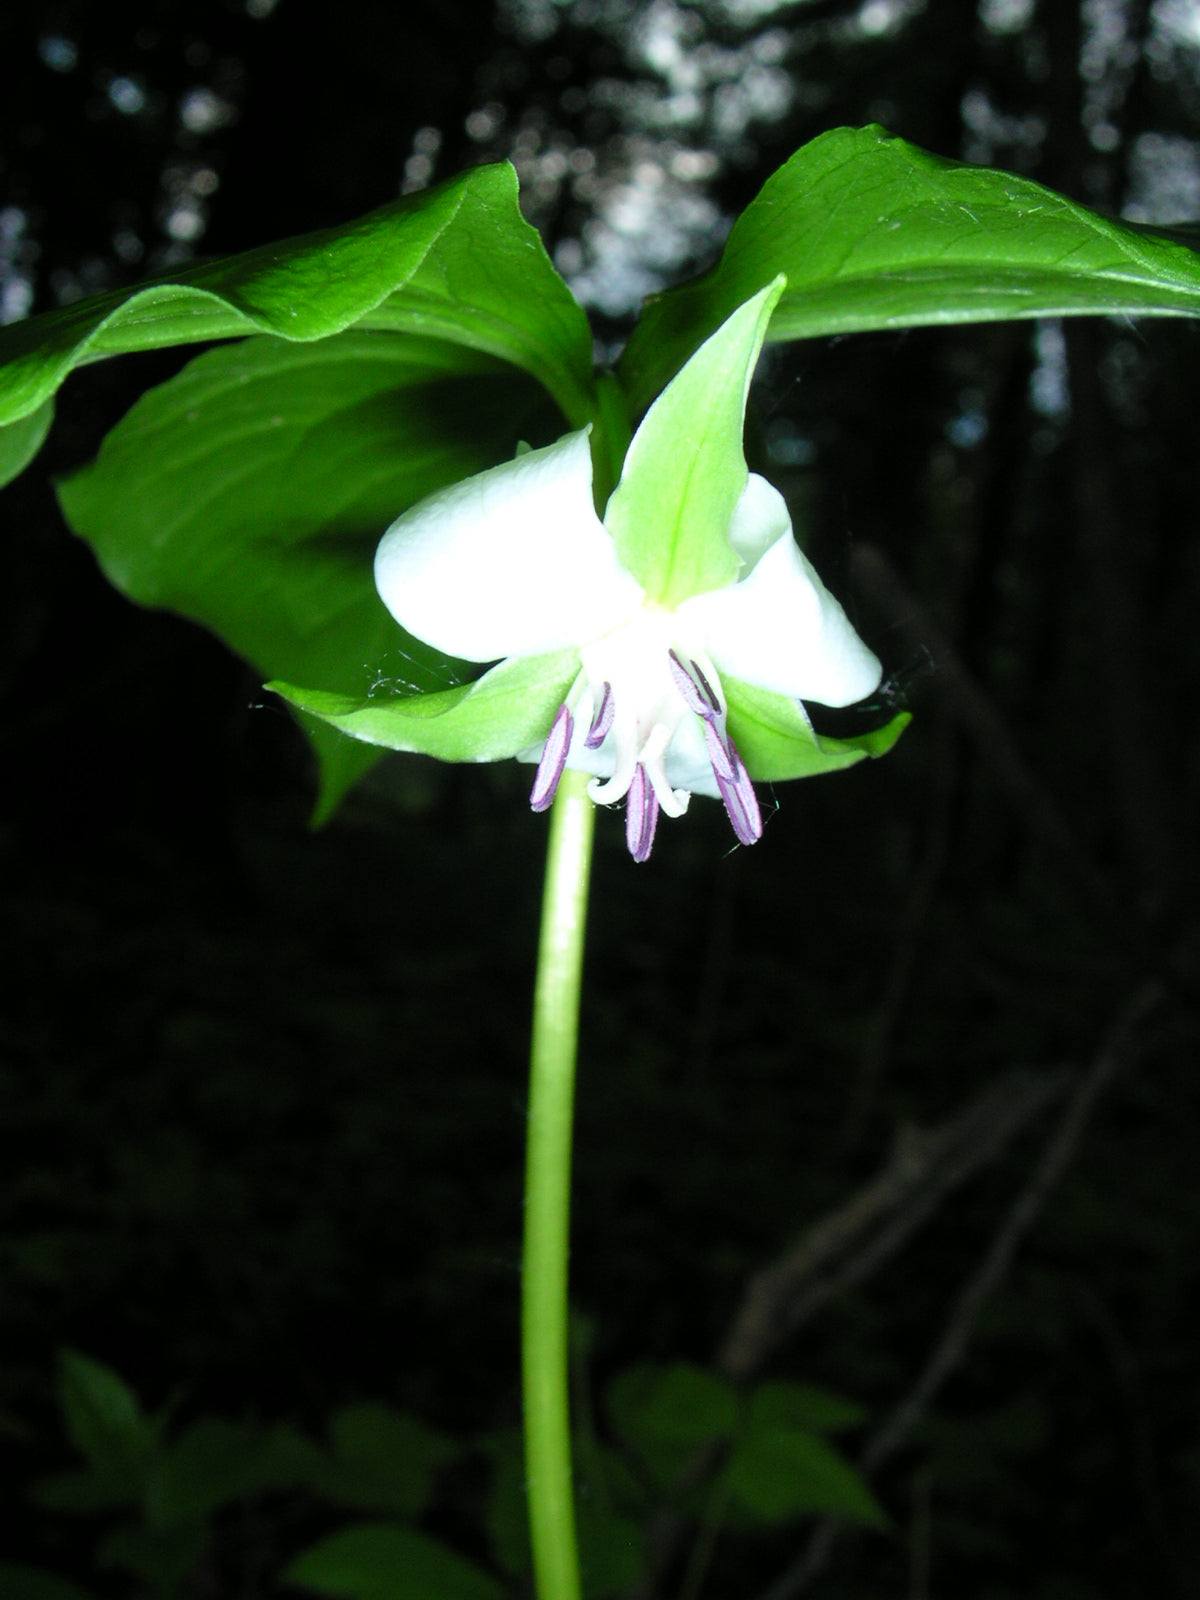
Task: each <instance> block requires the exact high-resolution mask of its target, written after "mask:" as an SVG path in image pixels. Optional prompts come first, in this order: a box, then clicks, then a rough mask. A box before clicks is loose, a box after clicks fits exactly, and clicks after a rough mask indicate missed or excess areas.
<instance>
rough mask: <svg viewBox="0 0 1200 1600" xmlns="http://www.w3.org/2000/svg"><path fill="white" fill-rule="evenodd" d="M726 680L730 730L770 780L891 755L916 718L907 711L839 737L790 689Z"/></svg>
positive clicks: (751, 766) (752, 770) (755, 772)
mask: <svg viewBox="0 0 1200 1600" xmlns="http://www.w3.org/2000/svg"><path fill="white" fill-rule="evenodd" d="M722 684H723V686H724V689H725V697H726V700H727V701H728V705H729V731H730V734H731V735H732V737H733V741H734V743H735V744H736V745H737V747H738V751H739V752H740V754H741V757H742V760H743V761H744V762H745V763H746V770H747V771H748V772H749V774H750V776H751V777H752V778H759V779H763V780H765V781H767V782H779V781H781V780H783V779H785V778H810V777H814V776H815V775H816V774H817V773H820V772H837V771H838V770H839V769H840V768H842V767H850V766H853V765H854V763H855V762H856V761H862V760H863V758H864V757H866V756H882V755H886V754H887V752H888V751H889V750H890V749H891V748H892V746H893V745H894V744H895V742H896V740H897V739H898V738H899V737H900V735H901V734H902V733H903V732H904V730H905V728H906V727H907V726H908V724H909V722H910V721H911V720H912V719H911V718H910V717H909V715H908V713H907V712H902V713H900V715H898V716H895V717H893V718H892V719H891V721H890V722H888V723H886V724H885V725H884V726H883V727H882V728H876V729H874V730H872V731H871V732H870V733H856V734H852V735H850V736H849V737H847V738H844V739H834V738H831V737H829V736H828V735H826V734H818V733H816V732H814V730H813V729H812V727H811V726H810V724H809V722H808V719H807V718H806V717H805V715H804V713H803V711H801V710H800V708H799V707H798V706H797V704H796V702H795V701H794V700H789V699H788V698H787V697H786V696H785V695H781V694H774V693H773V692H772V691H771V690H769V689H759V688H756V687H755V686H754V685H753V684H749V683H743V682H742V681H741V680H740V679H738V678H723V679H722Z"/></svg>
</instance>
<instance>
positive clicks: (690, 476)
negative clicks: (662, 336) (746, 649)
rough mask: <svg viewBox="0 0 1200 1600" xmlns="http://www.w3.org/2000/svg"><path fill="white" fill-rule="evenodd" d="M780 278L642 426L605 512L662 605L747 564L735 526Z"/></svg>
mask: <svg viewBox="0 0 1200 1600" xmlns="http://www.w3.org/2000/svg"><path fill="white" fill-rule="evenodd" d="M783 288H784V280H783V279H782V278H777V279H776V280H775V281H774V282H773V283H772V284H770V285H769V286H768V287H767V288H766V289H764V290H762V292H761V293H759V294H756V295H754V296H753V298H752V299H749V300H747V302H746V304H745V305H742V306H740V307H738V309H737V310H736V311H734V312H733V314H732V315H731V316H730V317H728V318H727V319H726V321H725V322H723V323H722V325H721V327H720V328H719V329H718V330H717V332H716V333H714V334H713V335H712V337H711V338H709V339H707V340H706V341H705V342H704V344H702V345H701V346H700V348H699V349H698V350H697V351H696V353H695V355H693V356H692V357H691V359H690V360H689V361H688V363H687V365H686V366H685V367H684V368H683V370H682V371H681V372H680V373H679V374H678V375H677V376H676V377H675V378H674V379H673V381H672V382H671V383H670V384H669V385H668V387H667V388H666V389H665V390H664V391H663V393H662V394H660V395H659V397H658V399H657V400H656V401H655V402H654V404H653V405H652V406H651V407H650V410H649V411H648V412H647V413H646V416H645V417H644V418H643V420H642V424H641V426H640V427H639V428H638V431H637V433H636V434H635V435H634V438H633V442H632V444H631V445H630V447H629V450H628V453H627V454H626V456H625V466H624V469H623V471H622V474H621V481H620V483H619V484H618V486H617V488H616V490H615V492H614V493H613V496H612V498H611V500H610V501H609V502H608V509H607V511H606V513H605V519H604V520H605V526H606V527H607V528H608V530H609V532H610V533H611V535H612V537H613V541H614V543H615V544H616V547H617V550H618V553H619V554H620V557H621V560H622V561H623V562H624V564H625V565H626V567H628V569H629V570H630V572H632V573H633V575H634V577H635V578H636V579H637V580H638V582H639V583H640V584H641V585H642V587H643V588H644V589H645V591H646V595H647V598H648V599H649V600H650V601H651V602H652V603H654V604H657V605H661V606H663V607H665V608H667V609H671V608H673V607H674V606H676V605H678V604H679V603H680V602H681V601H683V600H686V599H688V598H689V597H690V596H692V595H695V594H702V593H704V592H705V591H706V590H709V589H719V588H722V587H723V586H724V585H725V584H727V583H731V582H732V581H733V580H734V579H735V578H736V577H737V574H738V570H739V567H740V565H741V563H740V561H739V559H738V556H737V553H736V551H735V550H734V549H733V547H732V545H731V544H730V543H729V525H730V522H731V521H732V519H733V511H734V507H735V506H736V505H737V502H738V496H739V495H740V494H741V492H742V490H743V489H744V488H745V487H746V458H745V456H744V455H743V453H742V428H743V424H744V421H745V415H746V395H747V393H748V391H749V388H750V378H751V376H752V374H753V372H754V365H755V362H756V361H757V360H758V353H759V351H760V350H761V349H762V342H763V337H764V335H765V333H766V330H767V323H768V321H769V319H770V316H771V311H772V308H773V307H774V306H775V304H776V302H777V301H778V299H779V296H780V294H781V293H782V292H783Z"/></svg>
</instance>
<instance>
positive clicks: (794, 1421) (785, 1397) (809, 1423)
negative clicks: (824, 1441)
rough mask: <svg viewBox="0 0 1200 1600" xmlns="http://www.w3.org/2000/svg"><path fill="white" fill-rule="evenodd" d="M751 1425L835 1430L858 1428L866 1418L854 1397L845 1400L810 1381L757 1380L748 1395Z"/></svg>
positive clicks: (823, 1431) (823, 1430) (833, 1431)
mask: <svg viewBox="0 0 1200 1600" xmlns="http://www.w3.org/2000/svg"><path fill="white" fill-rule="evenodd" d="M749 1418H750V1426H751V1427H752V1428H802V1429H805V1430H806V1431H808V1432H810V1433H836V1432H837V1431H838V1430H839V1429H841V1428H857V1427H858V1426H859V1425H860V1423H863V1422H865V1421H866V1418H867V1410H866V1407H865V1406H861V1405H859V1404H858V1402H857V1401H856V1400H847V1399H845V1398H844V1396H842V1395H840V1394H834V1392H833V1390H832V1389H820V1388H817V1386H816V1385H815V1384H811V1383H789V1382H787V1381H786V1380H784V1379H779V1380H774V1381H771V1382H768V1383H760V1384H758V1385H757V1386H756V1387H755V1388H754V1390H753V1391H752V1392H751V1395H750V1404H749Z"/></svg>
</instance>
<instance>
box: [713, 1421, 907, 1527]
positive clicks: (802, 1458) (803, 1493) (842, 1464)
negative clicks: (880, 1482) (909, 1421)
mask: <svg viewBox="0 0 1200 1600" xmlns="http://www.w3.org/2000/svg"><path fill="white" fill-rule="evenodd" d="M723 1477H724V1482H725V1485H726V1487H727V1489H728V1491H729V1494H730V1496H731V1499H732V1502H733V1504H734V1506H735V1507H736V1508H737V1509H739V1510H742V1511H745V1512H747V1513H749V1514H750V1515H751V1516H753V1517H754V1518H756V1519H757V1520H759V1521H762V1522H783V1521H787V1520H788V1519H790V1518H792V1517H798V1516H837V1517H844V1518H845V1520H846V1521H847V1522H857V1523H861V1524H862V1525H863V1526H865V1527H868V1528H882V1527H886V1526H887V1517H886V1515H885V1513H884V1511H883V1509H882V1507H881V1506H880V1505H879V1502H878V1501H877V1500H876V1499H875V1496H874V1495H873V1494H872V1493H871V1491H870V1489H869V1488H868V1487H867V1484H866V1482H865V1480H864V1479H863V1477H862V1475H861V1473H859V1472H857V1471H856V1470H855V1468H854V1467H852V1466H851V1465H850V1463H849V1462H848V1461H847V1460H846V1459H845V1458H844V1457H843V1456H841V1455H840V1454H839V1453H838V1452H837V1451H836V1450H835V1449H834V1448H833V1446H832V1445H830V1444H828V1443H827V1442H826V1441H825V1440H824V1439H822V1438H821V1437H820V1436H819V1435H818V1434H815V1433H808V1432H806V1431H804V1430H802V1429H799V1428H785V1427H754V1426H751V1427H750V1428H749V1429H748V1430H747V1431H746V1433H745V1434H744V1435H743V1436H742V1438H740V1439H739V1440H738V1442H737V1444H736V1445H735V1446H734V1450H733V1454H732V1456H731V1457H730V1460H729V1464H728V1465H727V1466H726V1468H725V1471H724V1474H723Z"/></svg>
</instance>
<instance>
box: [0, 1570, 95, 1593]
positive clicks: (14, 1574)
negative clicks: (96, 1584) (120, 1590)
mask: <svg viewBox="0 0 1200 1600" xmlns="http://www.w3.org/2000/svg"><path fill="white" fill-rule="evenodd" d="M0 1595H3V1596H4V1600H95V1597H94V1595H92V1594H91V1593H90V1591H88V1590H87V1589H81V1588H80V1587H79V1585H78V1584H76V1583H71V1582H69V1581H68V1580H67V1579H66V1578H60V1577H59V1576H58V1574H57V1573H54V1572H44V1571H43V1570H42V1568H41V1567H27V1566H25V1565H24V1564H23V1563H21V1562H19V1561H0Z"/></svg>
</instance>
